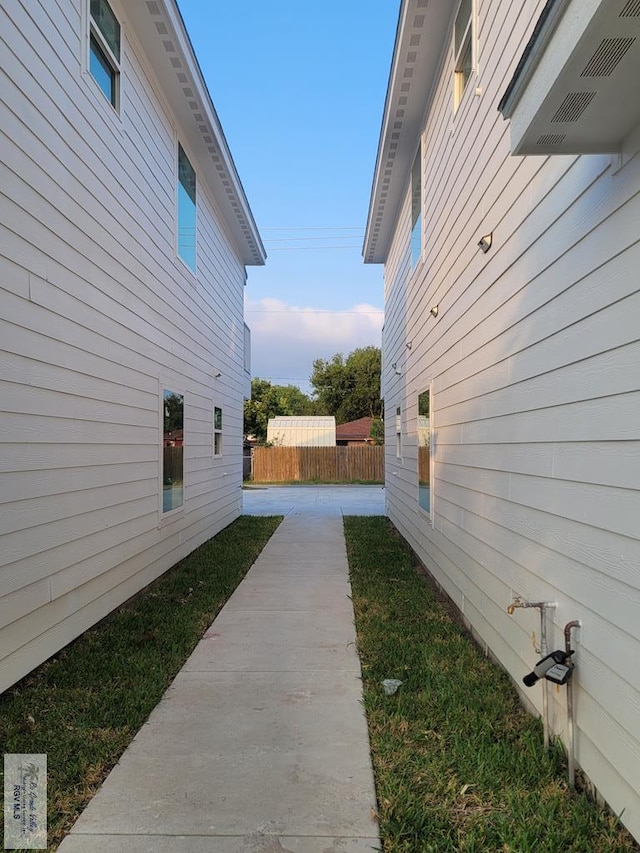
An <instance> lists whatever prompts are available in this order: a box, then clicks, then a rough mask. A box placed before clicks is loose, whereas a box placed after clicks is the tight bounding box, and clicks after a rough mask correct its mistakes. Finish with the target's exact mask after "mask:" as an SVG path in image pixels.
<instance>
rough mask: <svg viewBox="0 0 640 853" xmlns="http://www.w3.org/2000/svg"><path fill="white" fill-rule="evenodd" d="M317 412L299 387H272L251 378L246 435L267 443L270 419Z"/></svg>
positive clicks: (245, 411) (269, 384)
mask: <svg viewBox="0 0 640 853" xmlns="http://www.w3.org/2000/svg"><path fill="white" fill-rule="evenodd" d="M315 412H316V406H315V404H314V402H313V401H312V400H310V399H309V397H307V395H306V394H303V392H302V391H301V390H300V389H299V388H298V387H297V386H296V385H272V384H271V382H269V381H268V380H267V379H252V380H251V399H250V400H247V401H245V404H244V434H245V435H251V436H254V437H255V438H257V439H258V441H259V442H265V441H266V440H267V423H268V422H269V418H275V417H278V416H279V415H312V414H314V413H315Z"/></svg>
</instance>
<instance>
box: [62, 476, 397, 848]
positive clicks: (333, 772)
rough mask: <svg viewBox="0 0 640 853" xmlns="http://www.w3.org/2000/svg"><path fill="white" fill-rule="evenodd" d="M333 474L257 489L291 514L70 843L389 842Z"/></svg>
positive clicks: (378, 508)
mask: <svg viewBox="0 0 640 853" xmlns="http://www.w3.org/2000/svg"><path fill="white" fill-rule="evenodd" d="M306 488H308V487H306ZM338 488H339V489H340V491H339V492H338V496H336V495H334V497H333V498H332V499H331V500H329V492H321V494H322V499H320V497H319V495H318V494H316V496H315V498H313V497H312V491H306V490H305V487H303V494H298V495H297V496H296V495H295V494H293V487H292V488H288V489H287V490H286V494H285V490H282V492H279V490H278V489H269V490H264V491H265V492H267V491H268V492H270V495H268V496H267V495H266V494H264V493H263V494H262V495H261V496H258V501H261V503H262V506H261V507H258V508H257V509H255V510H254V511H255V512H257V513H262V514H267V513H268V514H273V513H276V512H277V513H281V512H287V513H288V514H287V517H286V518H285V520H284V521H283V523H282V524H281V525H280V527H279V528H278V530H277V531H276V533H275V534H274V536H273V537H272V538H271V540H270V541H269V542H268V544H267V546H266V548H265V549H264V551H263V552H262V554H261V555H260V557H259V558H258V560H257V561H256V563H255V564H254V566H253V567H252V568H251V570H250V571H249V573H248V574H247V576H246V577H245V579H244V580H243V581H242V583H241V584H240V585H239V587H238V588H237V590H236V591H235V593H234V594H233V595H232V596H231V598H230V599H229V601H228V602H227V604H226V605H225V607H224V608H223V609H222V611H221V612H220V614H219V615H218V618H217V619H216V620H215V622H214V623H213V625H212V626H211V628H210V629H209V630H208V631H207V633H206V634H205V637H204V638H203V639H202V640H201V642H200V643H199V644H198V646H197V647H196V649H195V650H194V652H193V654H192V655H191V657H190V658H189V660H188V661H187V663H186V664H185V666H184V668H183V669H182V670H181V671H180V673H179V674H178V676H177V678H176V679H175V681H174V682H173V684H172V686H171V687H170V688H169V690H168V691H167V692H166V694H165V696H164V697H163V699H162V700H161V701H160V703H159V705H158V706H157V707H156V709H155V710H154V711H153V713H152V714H151V717H150V718H149V720H148V722H147V723H146V724H145V725H144V726H143V727H142V729H141V730H140V732H139V733H138V735H137V736H136V737H135V739H134V740H133V742H132V743H131V745H130V746H129V748H128V749H127V750H126V752H125V753H124V755H123V757H122V759H121V760H120V762H119V763H118V765H117V766H116V767H115V768H114V770H113V771H112V772H111V774H110V775H109V777H108V778H107V779H106V781H105V783H104V785H103V786H102V788H101V789H100V790H99V791H98V793H97V794H96V796H95V797H94V799H93V800H92V801H91V803H90V804H89V805H88V807H87V808H86V810H85V811H84V813H83V814H82V815H81V816H80V818H79V820H78V821H77V822H76V824H75V826H74V827H73V829H72V831H71V833H70V834H69V835H68V836H67V838H66V839H65V840H64V841H63V843H62V845H61V847H60V848H59V849H60V851H62V853H80V851H82V853H120V851H122V853H151V851H154V853H168V851H171V853H187V851H188V853H364V851H369V850H372V849H374V850H377V849H379V841H378V833H377V825H376V823H375V819H374V810H375V803H376V801H375V791H374V784H373V773H372V768H371V760H370V754H369V742H368V735H367V728H366V720H365V718H364V714H363V711H362V706H361V698H362V693H361V681H360V662H359V660H358V656H357V653H356V650H355V631H354V626H353V609H352V606H351V600H350V598H349V595H350V585H349V580H348V568H347V559H346V551H345V543H344V535H343V531H342V511H341V510H342V506H343V505H345V503H348V504H349V506H350V507H353V509H352V510H351V511H353V512H354V513H357V512H358V510H357V498H356V495H357V489H361V488H362V487H357V489H356V487H352V488H351V489H350V491H351V492H354V491H355V492H356V495H354V494H349V495H348V494H347V491H346V490H343V489H344V487H338ZM365 488H366V487H365ZM297 491H298V492H300V490H297ZM313 491H316V492H317V490H315V489H314V490H313ZM378 491H379V492H381V493H382V494H384V493H383V492H382V490H380V489H379V490H378ZM249 494H250V493H249V492H245V496H247V495H249ZM255 494H256V495H257V494H258V490H256V492H255ZM362 497H363V498H364V497H365V495H364V494H362ZM251 501H252V498H250V499H249V501H248V503H251ZM291 501H292V503H291ZM379 501H380V496H379V495H378V503H375V505H373V506H371V507H368V506H367V503H366V500H365V501H363V506H362V507H361V510H360V514H366V511H367V510H368V512H369V513H371V512H376V513H381V512H383V511H384V508H383V504H382V505H379ZM382 501H383V498H382ZM246 503H247V502H246ZM246 503H245V512H251V509H250V507H247V506H246ZM290 504H291V505H290ZM276 505H280V506H281V507H282V508H281V509H276V508H275V507H276ZM285 505H286V506H287V507H288V509H284V507H285Z"/></svg>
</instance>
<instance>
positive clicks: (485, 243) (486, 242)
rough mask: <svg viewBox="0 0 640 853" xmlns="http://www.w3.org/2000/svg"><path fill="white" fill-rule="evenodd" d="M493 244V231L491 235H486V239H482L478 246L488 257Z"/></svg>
mask: <svg viewBox="0 0 640 853" xmlns="http://www.w3.org/2000/svg"><path fill="white" fill-rule="evenodd" d="M492 243H493V231H492V232H491V234H486V235H485V236H484V237H481V238H480V242H479V243H478V246H479V247H480V248H481V249H482V251H483V253H484V254H485V255H486V254H487V252H488V251H489V249H490V248H491V244H492Z"/></svg>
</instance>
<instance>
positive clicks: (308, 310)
mask: <svg viewBox="0 0 640 853" xmlns="http://www.w3.org/2000/svg"><path fill="white" fill-rule="evenodd" d="M244 312H245V314H291V315H293V316H296V317H299V316H301V315H302V316H304V315H305V314H355V315H357V316H371V317H378V316H379V315H380V314H382V313H384V312H383V309H382V308H379V309H378V310H377V311H340V310H335V311H334V310H333V309H332V308H303V309H302V310H300V311H292V310H291V309H287V308H245V309H244Z"/></svg>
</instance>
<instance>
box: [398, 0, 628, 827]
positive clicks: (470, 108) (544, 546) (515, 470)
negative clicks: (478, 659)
mask: <svg viewBox="0 0 640 853" xmlns="http://www.w3.org/2000/svg"><path fill="white" fill-rule="evenodd" d="M543 5H544V4H543V3H542V2H531V1H530V2H527V3H525V4H524V8H523V9H522V11H521V12H520V14H516V5H514V4H513V3H512V2H510V0H480V2H479V21H480V29H479V46H480V56H479V77H478V78H477V79H476V78H472V80H471V83H470V86H469V89H468V91H467V92H466V94H465V96H464V99H463V102H462V104H461V107H460V109H459V111H458V113H457V114H456V115H455V116H454V115H453V111H452V79H451V78H452V66H451V52H450V51H449V52H448V53H447V56H446V57H445V58H444V64H443V68H442V73H441V77H440V80H439V84H438V86H437V87H436V90H435V92H434V98H433V102H432V105H431V108H430V110H429V112H428V115H427V118H426V123H425V126H424V149H423V150H424V156H423V187H424V190H425V192H424V210H423V224H424V232H425V233H426V234H428V235H429V246H428V248H427V250H426V257H425V262H424V263H423V264H421V265H420V266H419V267H418V268H417V270H416V271H415V272H414V273H413V274H410V272H409V231H410V216H409V211H410V205H409V198H408V188H407V199H406V203H405V205H404V207H403V209H402V211H401V215H400V220H399V222H398V226H397V231H396V236H395V239H394V242H393V245H392V248H391V251H390V255H389V259H388V262H387V265H386V270H385V279H386V290H387V300H388V301H387V306H386V317H385V341H384V347H385V353H384V363H385V376H384V396H385V404H386V412H387V424H388V429H389V432H388V434H387V448H388V456H387V471H388V478H387V495H388V498H387V499H388V510H389V515H390V517H391V519H392V520H393V522H394V523H395V524H396V525H397V527H398V528H399V529H400V531H401V532H402V533H403V534H404V536H405V537H406V538H407V539H408V541H409V542H410V544H411V545H412V546H413V548H414V549H415V550H416V552H417V553H418V554H419V556H420V557H421V559H422V560H423V561H424V562H425V564H426V565H427V566H428V568H429V569H430V570H431V572H432V573H433V574H434V576H435V577H436V578H437V580H438V581H439V582H440V583H441V584H442V586H443V587H444V588H445V589H446V591H447V592H448V593H449V595H450V596H451V597H452V599H453V600H454V601H455V603H456V604H457V605H458V607H459V608H460V609H461V611H462V613H463V614H464V616H465V619H466V620H467V621H468V623H469V624H470V625H471V626H472V628H473V630H474V632H475V633H476V635H477V636H478V637H479V638H480V639H481V641H483V642H484V643H486V645H487V646H488V647H489V648H490V649H491V651H492V652H493V653H494V654H495V655H496V656H497V658H498V659H499V660H500V661H501V662H502V664H503V665H504V666H505V667H506V669H507V670H508V671H509V672H510V673H511V674H512V676H513V678H514V680H515V681H516V683H517V684H518V685H519V686H520V688H521V690H522V692H523V696H524V695H525V694H526V700H527V701H533V702H534V703H535V705H536V707H537V708H538V710H540V709H541V694H540V688H539V687H534V688H532V689H531V690H527V689H526V688H524V687H522V685H521V678H522V676H523V675H525V674H526V673H527V672H528V671H530V670H531V668H532V665H533V663H535V660H536V653H535V652H534V650H533V648H532V642H531V633H532V632H533V631H535V632H536V633H539V621H538V617H537V611H526V610H519V611H516V613H515V614H514V615H513V616H509V615H507V612H506V608H507V605H508V604H509V602H510V600H511V598H512V595H514V594H520V595H522V596H523V597H524V598H529V599H532V600H536V601H538V600H541V599H542V600H548V601H555V602H557V609H556V611H555V613H554V615H553V622H554V627H553V631H552V636H551V638H550V645H551V647H552V648H562V647H563V637H562V628H563V626H564V625H565V624H566V623H567V622H569V621H570V620H573V619H579V620H580V621H581V622H582V628H581V629H580V631H579V632H578V633H577V634H576V635H575V646H576V648H577V652H576V664H577V669H576V675H575V688H576V706H577V760H578V762H579V764H580V765H581V766H582V768H583V769H584V770H585V772H586V773H587V775H588V776H589V777H590V779H591V780H592V782H593V784H594V785H595V786H596V787H597V788H598V789H599V790H600V792H601V793H602V794H603V795H604V797H605V798H606V799H607V800H608V802H609V803H610V804H611V806H612V807H613V809H614V810H615V811H616V812H617V813H620V812H622V811H623V810H624V813H623V816H622V820H623V822H624V823H626V824H627V825H628V827H629V828H630V829H631V831H632V832H633V833H634V834H635V835H636V836H637V837H640V794H639V792H640V731H639V729H638V720H639V719H640V716H639V714H640V674H639V669H638V666H637V662H638V660H640V620H639V619H638V613H639V612H640V571H639V569H638V567H639V566H640V541H639V539H638V530H639V528H638V518H639V517H640V491H639V484H640V324H639V323H638V317H639V316H640V284H639V281H638V269H640V243H639V241H638V236H639V235H638V222H640V157H639V156H636V157H635V159H633V160H631V162H629V163H628V164H627V165H626V166H625V167H624V168H623V169H621V170H620V171H619V172H617V173H614V171H613V170H612V168H611V163H610V158H608V157H604V156H585V157H581V158H574V157H560V156H558V157H552V158H535V157H529V158H520V157H512V156H510V153H509V125H508V122H505V121H503V119H502V117H501V116H500V115H499V113H498V111H497V109H496V105H497V103H498V101H499V99H500V96H501V95H502V93H503V92H504V89H505V87H506V84H507V82H508V80H509V78H510V76H511V74H512V73H513V70H514V68H515V65H516V63H517V60H518V58H519V57H520V55H521V54H522V51H523V49H524V46H525V44H526V40H527V39H528V37H529V35H530V33H531V30H532V27H533V24H534V23H535V21H536V19H537V16H538V14H539V13H540V11H541V8H542V6H543ZM517 8H518V10H520V8H521V7H520V6H519V5H518V7H517ZM476 85H477V86H480V87H482V95H481V96H478V95H476V94H475V91H474V90H475V87H476ZM491 231H493V232H494V236H493V248H492V249H491V251H490V252H489V253H488V254H487V255H483V254H482V253H481V252H480V251H479V249H478V247H477V244H478V240H479V239H480V237H481V236H482V235H484V234H487V233H489V232H491ZM436 304H437V305H439V314H438V317H437V319H434V318H433V317H431V316H430V315H429V308H430V307H431V306H432V305H436ZM408 341H411V349H410V350H408V349H407V348H406V346H405V345H406V343H407V342H408ZM392 362H399V363H401V364H402V375H401V376H397V375H395V374H394V372H393V371H391V369H390V364H391V363H392ZM430 380H433V382H434V393H435V415H434V418H433V420H434V429H435V435H434V437H435V484H434V488H433V490H432V491H433V492H434V493H435V520H434V526H433V528H432V527H431V526H430V524H429V521H428V519H427V517H426V515H425V514H424V513H422V512H421V511H419V510H418V505H417V500H416V494H417V473H416V469H417V464H416V413H417V394H418V392H420V391H422V390H425V389H426V388H428V385H429V381H430ZM396 405H402V408H403V421H404V422H405V424H406V426H405V429H406V431H405V433H404V435H403V446H404V452H403V460H402V461H401V462H400V461H399V460H396V458H395V439H394V436H393V417H392V415H393V414H394V413H395V408H396ZM551 696H552V703H551V717H552V725H553V728H554V731H555V732H557V733H559V734H561V735H563V736H564V734H565V730H566V714H565V696H566V692H565V690H564V689H563V688H560V689H559V690H558V691H556V690H555V689H554V690H552V691H551Z"/></svg>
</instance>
